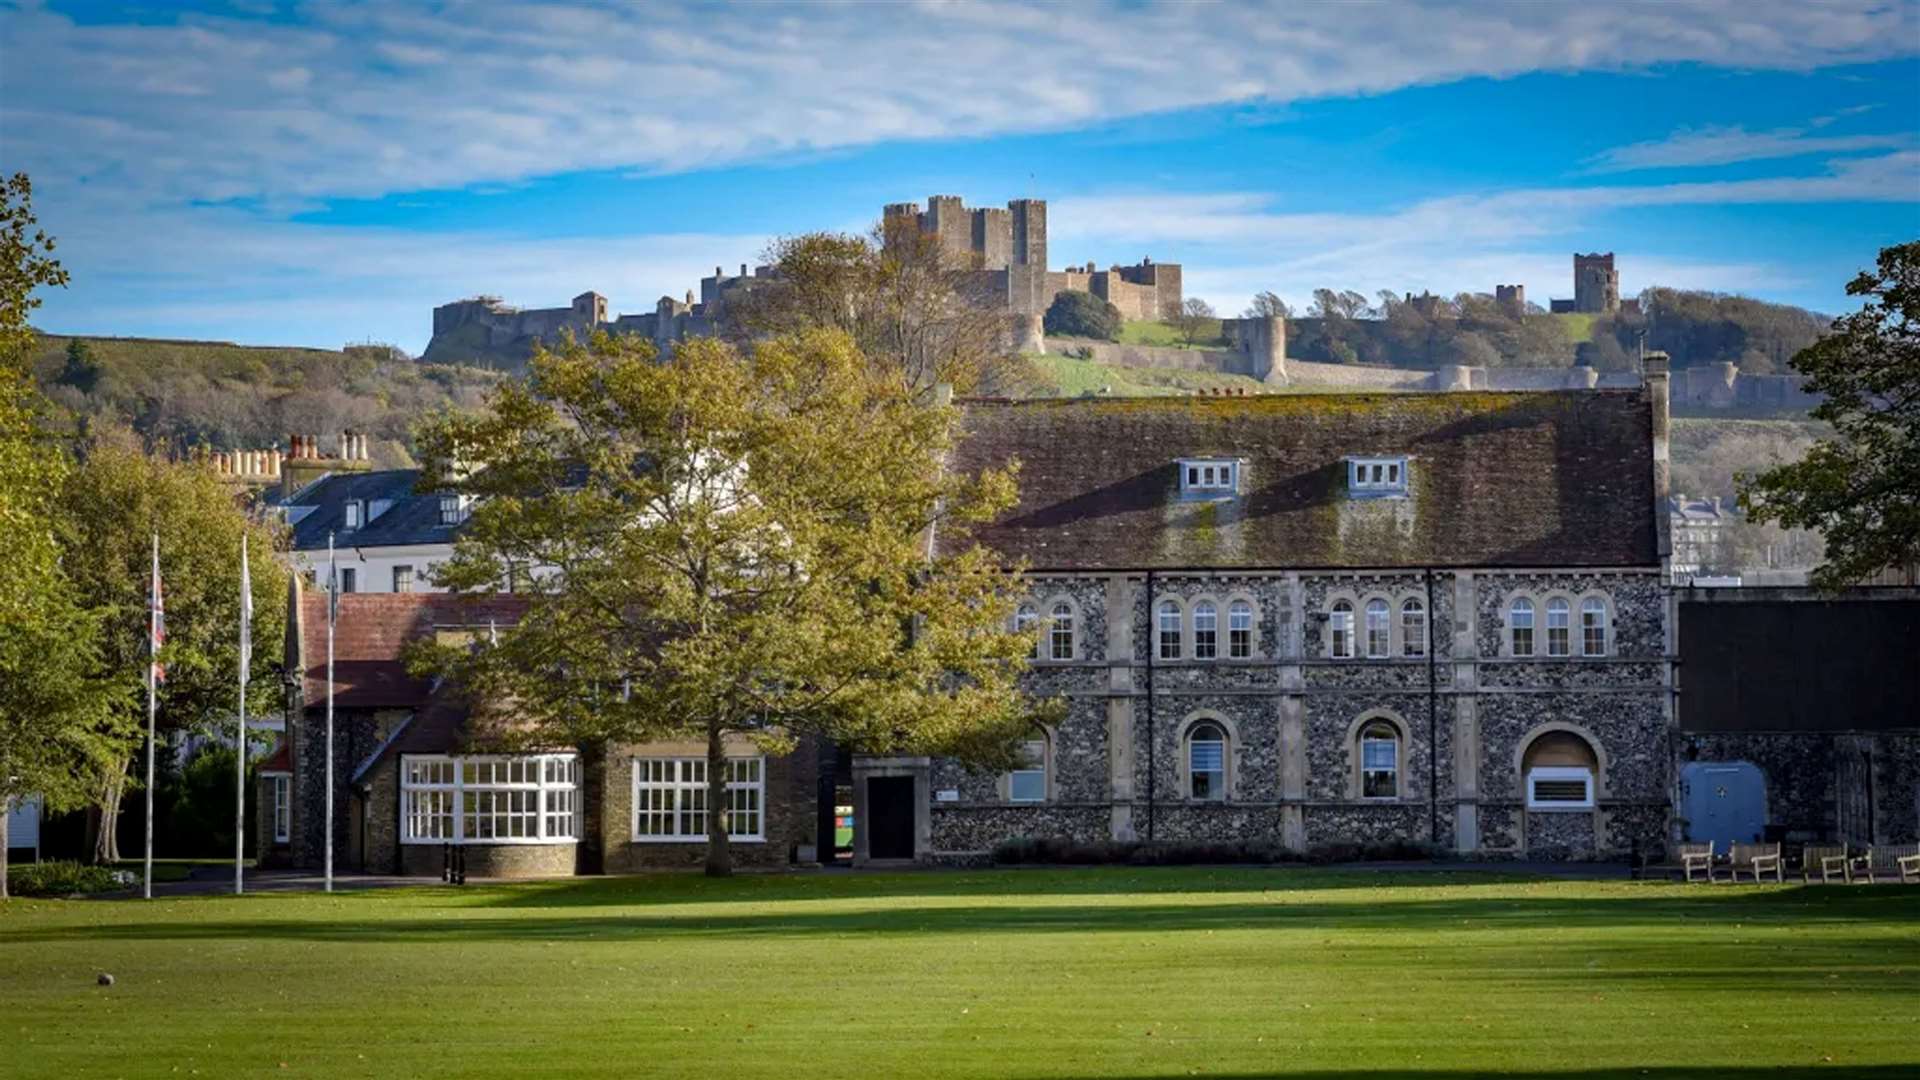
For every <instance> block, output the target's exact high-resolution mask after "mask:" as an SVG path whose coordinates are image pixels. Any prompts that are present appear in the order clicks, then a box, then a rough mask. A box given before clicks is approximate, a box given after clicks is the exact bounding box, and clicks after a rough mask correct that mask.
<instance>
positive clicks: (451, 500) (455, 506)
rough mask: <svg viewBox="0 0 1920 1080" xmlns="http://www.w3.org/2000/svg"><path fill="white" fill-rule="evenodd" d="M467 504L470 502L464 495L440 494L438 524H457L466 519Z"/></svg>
mask: <svg viewBox="0 0 1920 1080" xmlns="http://www.w3.org/2000/svg"><path fill="white" fill-rule="evenodd" d="M469 506H470V503H469V502H468V499H467V496H465V495H442V496H440V524H442V525H458V524H460V523H461V522H463V521H465V520H467V510H468V507H469Z"/></svg>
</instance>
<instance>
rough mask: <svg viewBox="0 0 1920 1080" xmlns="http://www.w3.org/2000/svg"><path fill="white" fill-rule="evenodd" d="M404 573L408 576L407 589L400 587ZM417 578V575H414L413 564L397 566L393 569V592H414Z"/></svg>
mask: <svg viewBox="0 0 1920 1080" xmlns="http://www.w3.org/2000/svg"><path fill="white" fill-rule="evenodd" d="M403 571H404V572H405V573H406V575H407V576H406V583H407V587H406V588H404V589H403V588H401V587H400V581H401V578H400V575H401V573H402V572H403ZM415 577H416V575H415V573H414V569H413V565H412V564H411V563H400V564H399V565H397V566H395V567H394V568H393V591H394V592H396V593H411V592H412V591H413V583H414V580H415Z"/></svg>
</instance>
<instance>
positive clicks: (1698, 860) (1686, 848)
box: [1673, 840, 1714, 884]
mask: <svg viewBox="0 0 1920 1080" xmlns="http://www.w3.org/2000/svg"><path fill="white" fill-rule="evenodd" d="M1673 856H1674V858H1675V859H1678V860H1679V862H1680V872H1681V873H1682V874H1685V875H1686V879H1687V880H1688V881H1692V880H1693V875H1695V874H1705V875H1706V876H1707V881H1708V883H1709V884H1711V883H1712V882H1713V880H1714V877H1713V841H1711V840H1709V841H1707V842H1706V843H1704V844H1680V845H1677V846H1676V847H1675V848H1674V851H1673Z"/></svg>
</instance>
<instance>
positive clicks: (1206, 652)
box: [1193, 600, 1220, 660]
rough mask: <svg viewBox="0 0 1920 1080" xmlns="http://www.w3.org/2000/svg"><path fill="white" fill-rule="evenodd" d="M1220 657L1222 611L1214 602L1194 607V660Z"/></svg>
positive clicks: (1206, 602) (1207, 601)
mask: <svg viewBox="0 0 1920 1080" xmlns="http://www.w3.org/2000/svg"><path fill="white" fill-rule="evenodd" d="M1219 655H1220V611H1219V609H1218V608H1216V607H1214V606H1213V601H1211V600H1202V601H1200V602H1199V603H1198V604H1195V605H1194V606H1193V658H1194V659H1195V660H1212V659H1214V658H1215V657H1217V656H1219Z"/></svg>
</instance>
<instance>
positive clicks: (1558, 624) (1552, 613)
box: [1547, 596, 1573, 656]
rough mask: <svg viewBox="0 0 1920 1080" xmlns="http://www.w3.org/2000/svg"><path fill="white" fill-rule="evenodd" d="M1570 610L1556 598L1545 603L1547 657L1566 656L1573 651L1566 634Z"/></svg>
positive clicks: (1564, 602)
mask: <svg viewBox="0 0 1920 1080" xmlns="http://www.w3.org/2000/svg"><path fill="white" fill-rule="evenodd" d="M1571 614H1572V608H1571V606H1569V605H1568V603H1567V602H1566V601H1565V600H1563V599H1561V598H1560V597H1558V596H1556V597H1554V598H1553V599H1551V600H1549V601H1547V655H1548V656H1566V655H1568V654H1569V653H1571V652H1572V651H1573V642H1572V639H1571V637H1570V636H1569V633H1568V624H1569V622H1570V621H1571V618H1570V616H1571Z"/></svg>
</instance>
